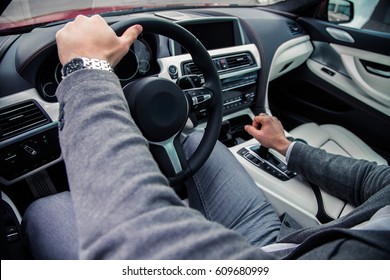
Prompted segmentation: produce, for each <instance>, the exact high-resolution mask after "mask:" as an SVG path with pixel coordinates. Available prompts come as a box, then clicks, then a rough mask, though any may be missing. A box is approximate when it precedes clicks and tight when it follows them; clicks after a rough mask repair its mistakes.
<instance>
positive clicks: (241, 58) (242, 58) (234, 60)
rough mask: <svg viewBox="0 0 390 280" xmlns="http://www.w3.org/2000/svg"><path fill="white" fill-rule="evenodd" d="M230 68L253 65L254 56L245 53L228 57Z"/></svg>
mask: <svg viewBox="0 0 390 280" xmlns="http://www.w3.org/2000/svg"><path fill="white" fill-rule="evenodd" d="M226 61H227V64H228V68H229V69H234V68H241V67H247V66H250V65H253V60H252V57H251V56H250V55H249V54H247V53H245V54H239V55H234V56H228V57H226Z"/></svg>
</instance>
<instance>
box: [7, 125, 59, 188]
mask: <svg viewBox="0 0 390 280" xmlns="http://www.w3.org/2000/svg"><path fill="white" fill-rule="evenodd" d="M60 156H61V149H60V144H59V140H58V129H57V127H54V128H52V129H50V130H47V131H44V132H41V133H39V134H37V135H34V136H31V137H29V138H27V139H24V140H21V141H20V142H17V143H13V144H10V145H8V146H5V147H2V148H1V149H0V176H1V177H3V178H4V179H6V180H8V181H12V180H14V179H16V178H18V177H20V176H23V175H24V174H26V173H29V172H31V171H33V170H35V169H37V168H39V167H41V166H43V165H45V164H48V163H49V162H52V161H54V160H56V159H58V158H59V157H60Z"/></svg>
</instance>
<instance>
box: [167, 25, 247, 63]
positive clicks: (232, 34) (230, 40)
mask: <svg viewBox="0 0 390 280" xmlns="http://www.w3.org/2000/svg"><path fill="white" fill-rule="evenodd" d="M178 24H180V25H181V26H183V27H184V28H186V29H187V30H188V31H190V32H191V33H192V34H193V35H194V36H195V37H197V38H198V39H199V40H200V41H201V42H202V44H203V45H204V46H205V48H206V49H207V50H213V49H220V48H227V47H233V46H240V45H243V44H244V42H243V41H244V39H243V36H242V30H241V27H240V24H239V21H238V20H237V19H236V18H213V19H201V20H199V19H196V20H188V21H181V22H178ZM205 30H207V32H205ZM184 53H187V51H186V50H185V49H183V48H182V47H181V46H179V45H178V44H175V46H174V54H175V55H177V54H184Z"/></svg>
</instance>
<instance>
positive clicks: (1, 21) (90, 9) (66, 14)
mask: <svg viewBox="0 0 390 280" xmlns="http://www.w3.org/2000/svg"><path fill="white" fill-rule="evenodd" d="M282 1H285V0H221V1H219V2H220V3H218V2H210V1H205V0H181V1H166V0H144V1H136V0H135V1H134V0H46V1H45V0H1V2H0V14H1V16H0V30H4V29H8V28H16V27H23V26H30V25H38V24H42V23H48V22H54V21H58V20H65V19H70V18H74V17H75V16H77V15H78V14H84V15H91V14H96V13H104V12H110V11H121V10H127V9H129V10H131V9H133V10H134V11H142V10H143V8H144V9H152V8H164V7H171V8H174V7H186V6H189V5H190V6H227V5H232V4H234V5H241V6H242V5H260V6H266V5H272V4H275V3H278V2H282Z"/></svg>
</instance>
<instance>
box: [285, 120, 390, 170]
mask: <svg viewBox="0 0 390 280" xmlns="http://www.w3.org/2000/svg"><path fill="white" fill-rule="evenodd" d="M289 133H290V134H291V135H292V136H293V137H294V138H301V139H303V140H305V141H306V142H307V143H308V144H309V145H311V146H314V147H317V148H322V149H324V150H326V151H327V152H329V153H333V154H340V155H344V156H349V157H352V158H357V159H366V160H369V161H376V162H377V163H378V164H386V165H387V164H388V163H387V161H386V160H385V159H384V158H383V157H382V156H380V155H379V154H378V153H376V152H375V151H374V150H373V149H371V148H370V147H369V146H368V145H367V144H366V143H364V142H363V141H362V140H361V139H360V138H359V137H357V136H356V135H355V134H353V133H352V132H351V131H349V130H347V129H345V128H343V127H341V126H339V125H333V124H324V125H317V124H315V123H306V124H303V125H300V126H298V127H296V128H294V129H293V130H291V131H290V132H289Z"/></svg>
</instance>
